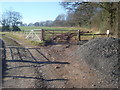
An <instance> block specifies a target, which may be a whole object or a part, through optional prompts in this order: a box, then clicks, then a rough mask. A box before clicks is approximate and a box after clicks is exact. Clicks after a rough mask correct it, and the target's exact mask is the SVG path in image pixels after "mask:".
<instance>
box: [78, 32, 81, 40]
mask: <svg viewBox="0 0 120 90" xmlns="http://www.w3.org/2000/svg"><path fill="white" fill-rule="evenodd" d="M78 40H79V41H80V40H81V37H80V30H78Z"/></svg>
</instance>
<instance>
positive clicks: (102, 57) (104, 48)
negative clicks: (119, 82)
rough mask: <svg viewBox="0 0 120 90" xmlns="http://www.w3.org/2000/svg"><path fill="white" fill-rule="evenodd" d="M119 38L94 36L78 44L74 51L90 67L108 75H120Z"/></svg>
mask: <svg viewBox="0 0 120 90" xmlns="http://www.w3.org/2000/svg"><path fill="white" fill-rule="evenodd" d="M119 47H120V39H117V38H96V39H93V40H90V41H89V42H87V43H85V44H84V45H82V46H80V48H79V49H78V51H77V52H76V55H77V57H78V58H79V60H85V61H86V63H88V65H90V66H91V67H92V68H94V69H96V70H98V71H100V72H102V73H104V74H106V75H110V76H114V77H115V76H119V75H120V63H119V59H120V57H119V56H120V50H119Z"/></svg>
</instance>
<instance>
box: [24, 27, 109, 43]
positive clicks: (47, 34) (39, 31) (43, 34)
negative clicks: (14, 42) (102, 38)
mask: <svg viewBox="0 0 120 90" xmlns="http://www.w3.org/2000/svg"><path fill="white" fill-rule="evenodd" d="M34 32H35V33H36V34H37V35H38V36H39V38H40V40H42V41H44V40H46V37H47V38H54V37H56V36H58V35H69V34H72V36H77V38H78V40H79V41H80V40H81V37H82V36H92V37H93V38H95V36H99V35H106V36H107V37H109V33H108V30H107V33H101V34H92V33H91V32H89V31H82V30H44V29H34ZM23 33H24V35H27V34H29V33H30V30H27V31H25V30H24V31H23Z"/></svg>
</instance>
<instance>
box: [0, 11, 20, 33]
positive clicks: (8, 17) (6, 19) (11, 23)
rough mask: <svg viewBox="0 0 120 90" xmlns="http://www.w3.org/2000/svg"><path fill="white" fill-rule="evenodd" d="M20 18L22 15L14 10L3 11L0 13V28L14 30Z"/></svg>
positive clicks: (16, 28)
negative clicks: (0, 26) (0, 16)
mask: <svg viewBox="0 0 120 90" xmlns="http://www.w3.org/2000/svg"><path fill="white" fill-rule="evenodd" d="M21 19H22V16H21V15H20V13H19V12H16V11H10V10H9V11H6V12H3V14H2V19H1V21H0V23H1V24H2V29H3V31H4V30H7V29H8V30H10V28H12V29H11V31H12V30H13V31H14V30H16V31H18V27H17V26H18V24H20V23H21Z"/></svg>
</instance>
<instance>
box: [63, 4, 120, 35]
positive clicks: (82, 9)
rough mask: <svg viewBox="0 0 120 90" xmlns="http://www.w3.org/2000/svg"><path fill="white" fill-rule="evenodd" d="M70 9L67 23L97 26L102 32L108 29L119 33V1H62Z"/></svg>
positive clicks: (90, 26)
mask: <svg viewBox="0 0 120 90" xmlns="http://www.w3.org/2000/svg"><path fill="white" fill-rule="evenodd" d="M61 5H62V6H63V7H64V8H65V9H66V10H68V15H67V18H66V24H68V25H70V26H79V27H87V28H90V29H91V28H95V29H97V30H100V31H101V32H106V30H107V29H109V30H110V32H111V33H113V34H116V35H118V31H120V29H119V26H120V25H119V19H120V18H119V17H120V3H119V2H62V3H61Z"/></svg>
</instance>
